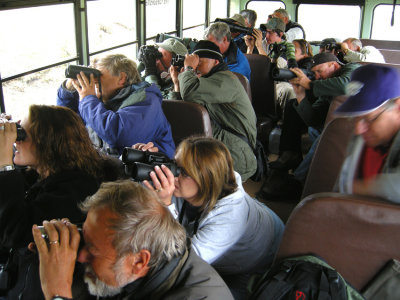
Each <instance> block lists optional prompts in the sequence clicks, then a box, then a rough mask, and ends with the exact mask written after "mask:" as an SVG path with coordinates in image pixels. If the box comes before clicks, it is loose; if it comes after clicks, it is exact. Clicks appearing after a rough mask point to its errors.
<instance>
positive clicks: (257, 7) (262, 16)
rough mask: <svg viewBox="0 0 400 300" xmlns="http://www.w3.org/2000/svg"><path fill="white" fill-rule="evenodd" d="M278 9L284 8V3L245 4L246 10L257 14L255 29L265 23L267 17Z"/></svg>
mask: <svg viewBox="0 0 400 300" xmlns="http://www.w3.org/2000/svg"><path fill="white" fill-rule="evenodd" d="M278 8H285V3H283V2H282V1H249V3H247V9H252V10H254V11H255V12H256V13H257V22H256V28H259V27H260V24H265V23H267V20H268V15H270V14H272V13H273V12H274V10H276V9H278Z"/></svg>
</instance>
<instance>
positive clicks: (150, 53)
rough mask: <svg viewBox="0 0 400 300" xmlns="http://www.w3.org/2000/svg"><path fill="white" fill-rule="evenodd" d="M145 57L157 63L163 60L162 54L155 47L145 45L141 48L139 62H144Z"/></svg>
mask: <svg viewBox="0 0 400 300" xmlns="http://www.w3.org/2000/svg"><path fill="white" fill-rule="evenodd" d="M145 57H147V58H148V59H149V60H154V61H155V60H157V59H160V58H162V54H161V52H159V51H158V49H157V47H156V46H155V45H143V46H141V47H140V48H139V52H138V56H137V59H138V61H139V62H143V61H144V59H145Z"/></svg>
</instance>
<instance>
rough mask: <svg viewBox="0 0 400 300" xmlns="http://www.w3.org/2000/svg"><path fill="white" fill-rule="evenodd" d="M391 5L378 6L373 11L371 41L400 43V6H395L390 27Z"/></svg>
mask: <svg viewBox="0 0 400 300" xmlns="http://www.w3.org/2000/svg"><path fill="white" fill-rule="evenodd" d="M392 12H393V5H384V4H381V5H378V6H376V7H375V9H374V18H373V22H372V34H371V39H374V40H392V41H400V5H396V9H395V14H394V25H393V26H391V20H392Z"/></svg>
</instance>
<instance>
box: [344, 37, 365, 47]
mask: <svg viewBox="0 0 400 300" xmlns="http://www.w3.org/2000/svg"><path fill="white" fill-rule="evenodd" d="M347 41H348V42H349V43H351V44H352V45H353V46H354V47H359V48H360V49H361V48H362V43H361V41H360V40H359V39H357V38H348V39H346V42H347Z"/></svg>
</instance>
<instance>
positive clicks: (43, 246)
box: [32, 224, 49, 257]
mask: <svg viewBox="0 0 400 300" xmlns="http://www.w3.org/2000/svg"><path fill="white" fill-rule="evenodd" d="M32 234H33V240H34V241H35V245H36V248H37V250H38V251H39V257H41V256H42V255H47V253H48V252H49V249H48V248H47V243H46V241H45V240H44V238H43V237H42V233H41V232H40V230H39V228H38V226H37V225H36V224H35V225H33V227H32Z"/></svg>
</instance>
